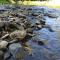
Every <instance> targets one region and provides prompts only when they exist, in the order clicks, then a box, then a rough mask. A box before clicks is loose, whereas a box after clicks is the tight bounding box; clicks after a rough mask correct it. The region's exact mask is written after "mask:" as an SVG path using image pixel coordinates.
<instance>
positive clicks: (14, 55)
mask: <svg viewBox="0 0 60 60" xmlns="http://www.w3.org/2000/svg"><path fill="white" fill-rule="evenodd" d="M59 22H60V11H59V10H57V9H51V8H48V7H41V6H40V7H38V6H31V7H30V6H12V5H8V6H7V5H6V6H3V5H2V6H0V60H59V59H60V55H59V54H60V52H59V50H60V41H59V39H60V36H59V32H60V23H59Z"/></svg>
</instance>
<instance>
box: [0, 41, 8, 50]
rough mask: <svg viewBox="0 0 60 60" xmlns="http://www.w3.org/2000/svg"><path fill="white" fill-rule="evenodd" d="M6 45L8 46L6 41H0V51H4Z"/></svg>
mask: <svg viewBox="0 0 60 60" xmlns="http://www.w3.org/2000/svg"><path fill="white" fill-rule="evenodd" d="M7 45H8V42H7V41H0V49H5V48H6V46H7Z"/></svg>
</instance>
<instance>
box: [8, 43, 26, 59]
mask: <svg viewBox="0 0 60 60" xmlns="http://www.w3.org/2000/svg"><path fill="white" fill-rule="evenodd" d="M9 51H10V53H11V54H12V56H13V57H14V58H16V59H18V60H22V59H23V58H24V56H25V52H24V49H23V48H22V46H21V45H20V44H19V43H14V44H11V45H10V46H9Z"/></svg>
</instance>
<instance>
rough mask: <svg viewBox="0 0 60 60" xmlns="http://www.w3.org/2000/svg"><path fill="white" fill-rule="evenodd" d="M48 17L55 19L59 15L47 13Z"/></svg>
mask: <svg viewBox="0 0 60 60" xmlns="http://www.w3.org/2000/svg"><path fill="white" fill-rule="evenodd" d="M48 16H49V17H51V18H57V17H58V16H59V15H58V14H57V13H48Z"/></svg>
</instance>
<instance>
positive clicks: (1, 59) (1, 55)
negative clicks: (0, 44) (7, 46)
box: [0, 50, 4, 60]
mask: <svg viewBox="0 0 60 60" xmlns="http://www.w3.org/2000/svg"><path fill="white" fill-rule="evenodd" d="M0 60H4V53H3V51H1V50H0Z"/></svg>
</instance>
